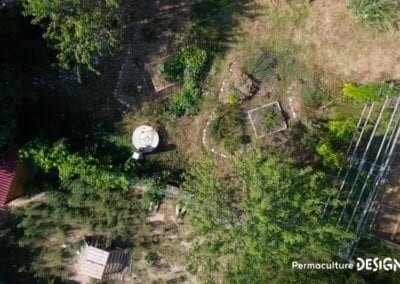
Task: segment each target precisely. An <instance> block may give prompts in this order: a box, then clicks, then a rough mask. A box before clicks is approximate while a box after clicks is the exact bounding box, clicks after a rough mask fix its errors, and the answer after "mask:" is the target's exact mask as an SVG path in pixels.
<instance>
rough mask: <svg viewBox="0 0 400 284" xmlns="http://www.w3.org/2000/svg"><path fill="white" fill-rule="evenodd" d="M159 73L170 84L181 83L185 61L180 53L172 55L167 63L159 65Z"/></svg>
mask: <svg viewBox="0 0 400 284" xmlns="http://www.w3.org/2000/svg"><path fill="white" fill-rule="evenodd" d="M159 69H160V73H161V74H162V75H163V76H164V77H165V78H166V79H167V80H168V81H171V82H175V83H182V82H183V74H184V72H185V61H184V58H183V56H182V54H181V53H178V54H175V55H173V56H172V57H171V58H170V59H169V60H168V61H167V62H165V63H164V64H161V65H160V67H159Z"/></svg>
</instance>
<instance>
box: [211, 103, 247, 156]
mask: <svg viewBox="0 0 400 284" xmlns="http://www.w3.org/2000/svg"><path fill="white" fill-rule="evenodd" d="M216 114H217V117H216V119H215V120H214V121H213V122H212V123H211V126H210V130H211V135H212V137H213V138H214V139H215V140H216V141H217V142H219V143H221V144H222V146H223V147H224V148H225V149H226V150H228V151H229V152H234V151H235V150H236V149H238V148H239V147H240V146H241V145H242V144H243V143H244V141H245V126H244V125H245V123H246V120H245V115H244V112H243V110H242V109H241V107H240V106H239V105H237V104H235V105H231V104H229V105H222V106H219V107H218V109H217V113H216Z"/></svg>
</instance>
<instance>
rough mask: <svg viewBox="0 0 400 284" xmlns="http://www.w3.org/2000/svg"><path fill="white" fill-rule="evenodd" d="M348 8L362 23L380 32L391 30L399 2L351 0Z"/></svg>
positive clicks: (395, 0) (391, 0) (390, 0)
mask: <svg viewBox="0 0 400 284" xmlns="http://www.w3.org/2000/svg"><path fill="white" fill-rule="evenodd" d="M348 8H349V9H350V10H351V12H352V13H353V14H354V15H355V16H356V17H357V18H358V19H359V20H360V21H361V22H364V23H366V24H368V25H369V26H371V27H373V28H375V29H377V30H380V31H387V30H389V29H390V28H391V27H392V26H393V24H394V22H395V20H396V14H397V11H398V9H399V2H398V1H397V0H350V1H349V5H348Z"/></svg>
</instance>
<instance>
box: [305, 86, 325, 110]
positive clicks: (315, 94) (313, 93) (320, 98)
mask: <svg viewBox="0 0 400 284" xmlns="http://www.w3.org/2000/svg"><path fill="white" fill-rule="evenodd" d="M301 97H302V98H303V101H304V103H305V104H306V105H308V106H310V107H318V106H321V105H322V104H323V102H324V101H326V99H327V95H326V94H325V93H324V92H322V91H321V90H315V89H312V88H305V89H303V90H302V92H301Z"/></svg>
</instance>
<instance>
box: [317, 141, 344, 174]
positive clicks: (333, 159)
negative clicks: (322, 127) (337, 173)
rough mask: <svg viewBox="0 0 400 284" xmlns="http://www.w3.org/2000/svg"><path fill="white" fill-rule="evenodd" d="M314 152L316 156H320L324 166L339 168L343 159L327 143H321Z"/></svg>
mask: <svg viewBox="0 0 400 284" xmlns="http://www.w3.org/2000/svg"><path fill="white" fill-rule="evenodd" d="M316 150H317V153H318V155H320V156H321V158H322V163H323V164H324V166H327V167H332V166H333V167H335V168H339V166H340V164H341V163H342V160H343V157H342V156H341V155H340V154H339V153H338V152H337V151H335V150H334V149H333V146H332V144H331V143H330V142H329V141H321V142H320V143H319V144H318V146H317V149H316Z"/></svg>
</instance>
